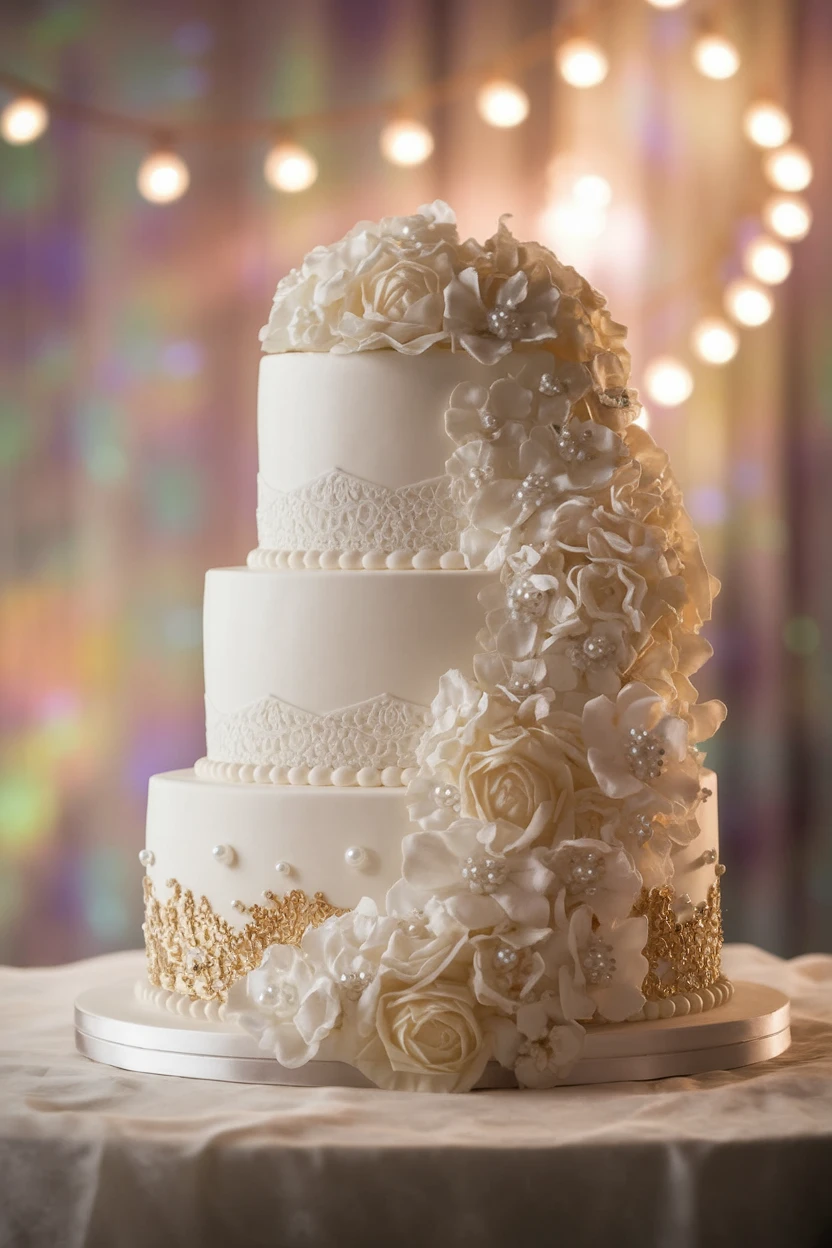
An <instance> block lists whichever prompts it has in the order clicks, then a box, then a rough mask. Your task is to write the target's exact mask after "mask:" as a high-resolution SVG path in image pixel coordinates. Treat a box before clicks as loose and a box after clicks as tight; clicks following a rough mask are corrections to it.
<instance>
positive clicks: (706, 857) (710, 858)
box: [702, 849, 716, 863]
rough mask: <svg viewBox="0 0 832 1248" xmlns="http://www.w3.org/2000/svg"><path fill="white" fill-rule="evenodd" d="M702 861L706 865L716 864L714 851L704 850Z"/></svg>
mask: <svg viewBox="0 0 832 1248" xmlns="http://www.w3.org/2000/svg"><path fill="white" fill-rule="evenodd" d="M702 861H703V862H707V863H712V862H716V850H715V849H706V850H705V852H704V854H703V855H702Z"/></svg>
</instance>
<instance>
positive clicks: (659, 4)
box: [647, 0, 685, 9]
mask: <svg viewBox="0 0 832 1248" xmlns="http://www.w3.org/2000/svg"><path fill="white" fill-rule="evenodd" d="M647 3H648V4H652V6H653V8H654V9H681V7H682V5H683V4H684V3H685V0H647Z"/></svg>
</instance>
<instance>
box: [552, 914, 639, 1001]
mask: <svg viewBox="0 0 832 1248" xmlns="http://www.w3.org/2000/svg"><path fill="white" fill-rule="evenodd" d="M646 944H647V919H646V918H643V917H642V918H631V919H623V920H621V921H619V922H617V923H611V924H604V923H601V924H595V923H594V922H593V916H592V911H591V909H590V908H589V906H579V907H578V908H577V909H576V910H574V911H573V912H572V914H571V915H569V916H568V918H567V917H566V915H565V913H563V912H561V915H560V922H559V926H558V930H557V931H556V932H555V934H554V935H553V936H552V937H551V938H550V940H549V941H548V942H547V943H546V944H545V945H544V946H543V948H542V954H543V958H544V960H545V961H546V964H547V971H548V974H549V976H550V977H551V978H554V977H556V980H557V983H558V985H559V995H560V1004H561V1007H562V1009H563V1011H564V1014H565V1016H566V1017H567V1018H571V1019H576V1020H582V1021H585V1020H587V1019H591V1018H594V1017H596V1016H600V1017H601V1018H603V1019H606V1020H607V1021H608V1022H616V1023H620V1022H623V1021H624V1020H625V1019H627V1018H630V1017H632V1015H633V1014H637V1013H638V1011H639V1010H640V1009H641V1007H642V1006H643V1004H644V994H643V993H642V991H641V985H642V983H643V982H644V977H645V976H646V974H647V959H646V958H645V956H644V952H643V951H644V947H645V945H646Z"/></svg>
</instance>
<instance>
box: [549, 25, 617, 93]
mask: <svg viewBox="0 0 832 1248" xmlns="http://www.w3.org/2000/svg"><path fill="white" fill-rule="evenodd" d="M555 61H556V63H557V67H558V70H559V72H560V76H561V77H562V78H563V80H564V82H568V83H569V85H570V87H597V85H598V83H599V82H603V81H604V79H605V78H606V76H607V71H608V70H609V67H610V66H609V61H608V60H607V56H606V53H605V52H604V50H603V48H601V47H599V46H598V44H597V43H594V42H593V40H592V39H584V38H582V37H578V36H576V37H575V38H573V39H567V40H566V42H565V43H562V44H561V45H560V47H559V48H558V50H557V52H556V53H555Z"/></svg>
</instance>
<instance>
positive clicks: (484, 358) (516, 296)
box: [445, 266, 560, 364]
mask: <svg viewBox="0 0 832 1248" xmlns="http://www.w3.org/2000/svg"><path fill="white" fill-rule="evenodd" d="M559 297H560V292H559V291H558V289H557V287H555V286H554V285H553V284H552V281H551V279H549V278H548V277H547V278H546V279H542V278H530V277H529V275H528V274H527V273H524V272H523V271H522V270H520V271H518V272H516V273H512V274H511V276H510V277H507V278H504V279H498V278H497V276H496V275H494V276H489V277H487V278H483V277H481V275H480V273H479V272H478V271H477V269H476V268H474V267H473V266H472V267H470V268H466V269H463V270H462V271H461V272H460V273H459V274H458V275H457V276H456V277H454V278H453V279H452V280H451V282H450V283H449V284H448V286H447V287H446V289H445V327H446V329H447V330H448V332H449V334H450V337H451V343H452V345H453V346H454V348H457V347H461V348H463V349H464V350H465V351H467V352H468V354H469V355H472V356H473V357H474V359H475V360H479V362H480V363H481V364H496V362H497V360H499V359H500V358H501V357H502V356H504V355H507V354H508V352H509V351H511V350H512V348H513V347H514V346H515V344H516V343H518V342H541V341H544V340H545V339H548V338H554V337H556V334H557V331H556V330H555V327H554V316H555V309H556V308H557V304H558V298H559Z"/></svg>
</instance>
